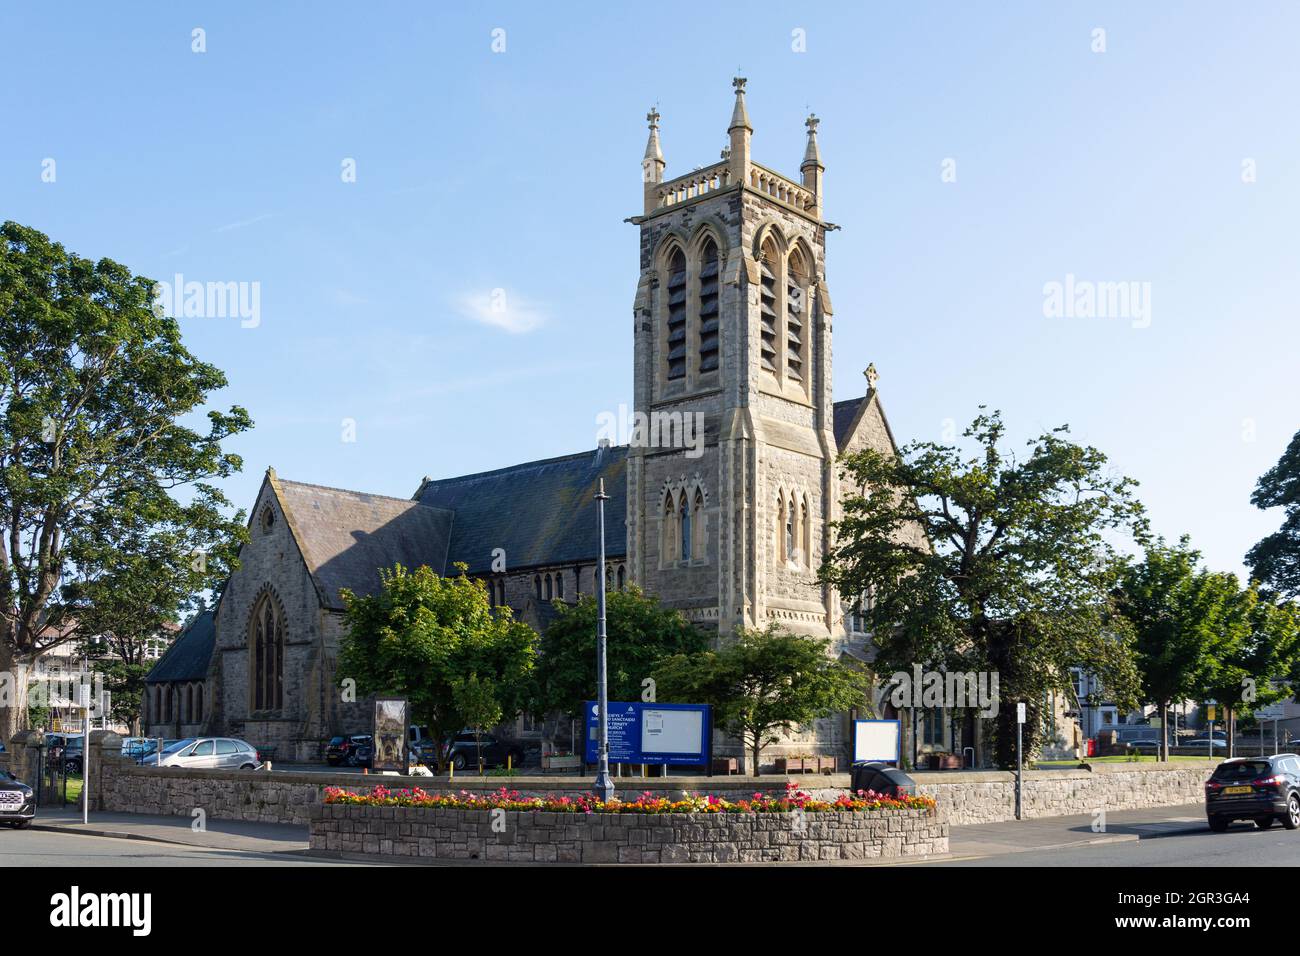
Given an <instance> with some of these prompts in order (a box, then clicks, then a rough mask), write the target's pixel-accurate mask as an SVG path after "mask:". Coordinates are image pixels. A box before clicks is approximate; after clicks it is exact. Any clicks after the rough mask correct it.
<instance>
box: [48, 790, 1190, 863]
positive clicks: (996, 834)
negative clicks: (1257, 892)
mask: <svg viewBox="0 0 1300 956" xmlns="http://www.w3.org/2000/svg"><path fill="white" fill-rule="evenodd" d="M1094 826H1096V827H1097V828H1098V829H1096V830H1094ZM32 828H33V829H35V830H43V831H49V832H57V833H63V834H76V835H81V836H99V837H111V838H115V839H119V840H143V841H152V842H155V843H168V844H178V845H182V846H188V847H195V848H202V849H209V850H221V851H227V852H233V853H255V854H261V855H268V854H269V855H279V856H281V857H283V858H286V859H287V858H289V857H293V856H299V857H307V856H308V852H309V851H308V835H307V827H306V826H295V825H292V824H283V823H251V822H245V821H241V820H208V821H206V826H205V828H203V829H200V830H196V829H194V826H193V821H192V820H191V818H190V817H188V816H151V815H146V814H137V813H106V812H94V813H92V814H91V816H90V822H89V823H88V824H83V823H82V822H81V813H80V811H78V810H75V809H74V808H67V809H60V810H44V811H41V812H39V813H38V815H37V817H36V821H35V823H33V824H32ZM1202 832H1205V833H1208V827H1207V826H1206V823H1205V810H1204V807H1202V806H1201V805H1200V804H1188V805H1185V806H1177V807H1153V808H1149V809H1145V810H1122V811H1116V812H1112V813H1108V814H1107V815H1106V817H1105V820H1104V821H1102V820H1099V819H1095V818H1094V817H1093V816H1092V815H1091V814H1083V815H1079V816H1067V817H1041V818H1037V819H1032V820H1019V821H1016V820H1011V821H1007V822H1004V823H981V824H968V825H965V826H954V827H953V828H952V831H951V835H950V837H949V852H948V853H947V854H943V855H936V856H929V857H918V858H914V859H909V860H880V861H872V862H874V865H898V864H916V863H939V862H957V861H964V860H973V861H978V860H981V859H989V858H992V857H1002V856H1007V855H1009V854H1016V853H1033V852H1042V851H1054V850H1065V849H1073V848H1080V847H1089V846H1099V845H1104V844H1116V843H1133V842H1137V841H1139V840H1151V839H1156V838H1159V837H1165V836H1175V835H1181V834H1193V833H1202ZM303 862H306V860H305V859H304V861H303ZM385 862H387V861H385Z"/></svg>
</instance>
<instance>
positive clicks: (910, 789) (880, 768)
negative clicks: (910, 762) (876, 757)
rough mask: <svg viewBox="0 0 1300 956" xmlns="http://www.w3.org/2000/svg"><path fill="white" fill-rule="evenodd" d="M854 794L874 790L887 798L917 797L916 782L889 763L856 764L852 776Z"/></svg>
mask: <svg viewBox="0 0 1300 956" xmlns="http://www.w3.org/2000/svg"><path fill="white" fill-rule="evenodd" d="M850 780H851V782H852V785H853V792H854V793H857V792H858V791H859V790H874V791H875V792H876V793H879V794H881V795H882V796H886V797H910V796H915V795H916V781H915V780H913V779H912V778H911V777H909V776H908V775H907V774H905V773H904V772H903V771H901V770H899V769H898V768H897V767H891V766H890V765H889V764H887V763H876V762H873V763H855V764H854V765H853V771H852V773H851V775H850Z"/></svg>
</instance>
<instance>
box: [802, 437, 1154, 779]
mask: <svg viewBox="0 0 1300 956" xmlns="http://www.w3.org/2000/svg"><path fill="white" fill-rule="evenodd" d="M1004 433H1005V426H1004V424H1003V422H1002V418H1001V416H1000V414H999V413H997V412H992V413H986V412H983V411H981V413H980V414H979V415H978V416H977V417H976V418H975V420H974V421H973V422H972V423H971V425H970V426H969V427H968V428H967V429H966V430H965V432H964V433H963V435H964V437H965V438H967V439H971V440H973V442H974V443H975V445H976V446H977V452H976V454H974V455H972V456H971V457H963V454H962V452H961V451H960V450H959V449H958V448H956V447H952V446H947V445H941V444H936V443H932V442H914V443H912V444H909V445H907V446H905V447H904V448H903V449H901V451H900V454H899V455H898V456H897V457H895V456H894V455H892V454H882V453H880V452H876V451H873V450H867V451H863V452H860V453H857V454H854V455H851V456H848V457H847V458H845V459H844V460H843V465H844V475H845V479H846V480H847V482H848V483H849V485H850V487H851V488H855V489H857V491H856V492H855V493H851V494H849V495H848V496H847V497H846V499H845V502H844V512H843V518H842V520H840V521H839V522H837V523H836V527H835V530H836V535H837V538H836V541H837V543H836V544H835V546H834V547H833V548H832V549H831V550H830V551H829V553H828V554H827V556H826V558H825V561H824V562H823V565H822V568H821V572H820V575H821V579H822V580H823V581H824V582H826V583H828V584H831V585H833V586H834V587H836V588H837V589H838V590H839V592H840V593H841V594H842V595H865V596H866V601H865V605H864V610H865V613H866V616H867V620H868V625H869V627H870V628H871V629H872V631H873V635H874V640H875V643H876V645H877V647H878V648H879V657H878V664H877V666H878V669H879V670H880V672H882V673H892V672H894V671H909V670H911V668H912V666H913V665H914V664H921V665H923V666H925V667H927V668H935V669H938V668H942V667H948V668H950V669H956V670H963V671H990V672H994V673H997V674H998V679H999V685H1000V696H1001V698H1002V700H1003V704H1002V706H1001V707H1000V708H999V710H998V715H997V718H996V725H995V737H994V748H995V756H996V759H997V761H998V763H999V764H1000V765H1001V766H1004V767H1005V766H1012V765H1013V764H1014V762H1015V732H1016V725H1015V707H1014V706H1012V705H1011V703H1012V702H1015V701H1024V702H1025V703H1026V706H1027V710H1028V712H1029V721H1028V723H1027V724H1026V726H1025V732H1026V749H1027V751H1028V752H1029V753H1031V754H1032V753H1034V752H1035V751H1036V749H1037V744H1038V740H1039V736H1040V730H1039V726H1040V725H1039V720H1038V717H1039V711H1040V710H1041V703H1042V701H1043V700H1044V699H1045V695H1046V694H1047V693H1048V692H1049V691H1056V692H1059V693H1069V691H1070V668H1072V667H1082V668H1085V669H1087V670H1089V671H1090V672H1092V673H1093V674H1096V675H1097V676H1098V677H1100V679H1101V680H1102V682H1103V683H1104V684H1105V686H1106V687H1107V688H1108V690H1109V691H1110V693H1111V694H1112V695H1113V696H1114V698H1115V699H1116V700H1117V701H1118V702H1120V703H1121V704H1124V703H1126V702H1132V701H1134V700H1135V699H1136V692H1137V688H1138V676H1137V671H1136V669H1135V667H1134V664H1133V656H1132V652H1131V649H1130V636H1129V634H1128V629H1127V625H1126V624H1125V622H1124V621H1123V619H1122V618H1121V617H1119V616H1118V615H1117V614H1116V613H1115V612H1114V606H1113V601H1112V589H1113V587H1114V584H1115V580H1116V575H1117V569H1118V563H1117V561H1116V552H1115V550H1114V541H1115V538H1116V537H1117V536H1118V535H1122V534H1125V533H1136V534H1137V535H1138V536H1139V537H1142V536H1144V535H1145V521H1144V519H1143V517H1142V509H1141V506H1140V504H1139V503H1138V502H1137V501H1136V500H1135V498H1134V497H1133V487H1134V482H1132V481H1131V480H1129V479H1127V478H1123V477H1116V476H1114V475H1112V474H1111V473H1110V470H1109V468H1108V466H1107V461H1106V456H1105V455H1103V454H1102V453H1101V452H1100V451H1098V450H1097V449H1095V448H1091V447H1086V446H1081V445H1078V444H1075V443H1074V442H1072V441H1070V440H1069V438H1068V437H1067V436H1068V429H1067V428H1065V427H1061V428H1057V429H1054V430H1052V431H1050V432H1048V433H1046V434H1043V435H1040V436H1039V437H1037V438H1035V439H1033V440H1031V441H1030V442H1029V443H1028V452H1027V454H1025V455H1023V456H1016V455H1015V454H1013V453H1010V452H1008V451H1007V450H1005V449H1004V448H1003V447H1002V444H1003V438H1004Z"/></svg>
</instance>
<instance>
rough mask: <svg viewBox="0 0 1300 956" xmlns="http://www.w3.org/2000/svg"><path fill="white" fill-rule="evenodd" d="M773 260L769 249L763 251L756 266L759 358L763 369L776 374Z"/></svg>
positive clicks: (774, 277)
mask: <svg viewBox="0 0 1300 956" xmlns="http://www.w3.org/2000/svg"><path fill="white" fill-rule="evenodd" d="M774 265H775V260H774V259H773V258H772V253H771V249H770V248H765V249H764V250H763V258H762V260H761V261H760V262H759V264H758V271H759V273H760V274H761V289H760V291H759V310H760V312H761V313H762V320H763V327H762V336H763V344H762V352H761V354H760V356H759V358H760V361H761V362H762V364H763V368H765V369H766V370H767V371H769V372H771V373H772V374H773V375H775V374H776V319H777V315H776V272H775V271H774V269H773V266H774Z"/></svg>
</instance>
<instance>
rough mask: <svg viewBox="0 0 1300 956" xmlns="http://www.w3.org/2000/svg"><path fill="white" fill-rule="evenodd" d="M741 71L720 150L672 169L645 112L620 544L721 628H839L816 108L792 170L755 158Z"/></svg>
mask: <svg viewBox="0 0 1300 956" xmlns="http://www.w3.org/2000/svg"><path fill="white" fill-rule="evenodd" d="M734 86H735V98H736V99H735V108H734V110H733V112H732V116H731V124H730V127H729V129H728V134H729V136H730V146H729V148H728V149H726V150H724V151H723V154H722V159H721V161H719V162H716V163H713V164H712V165H709V166H704V167H702V168H698V169H696V170H694V171H693V172H691V173H688V174H686V175H684V176H679V177H677V178H676V179H670V180H665V179H664V177H663V173H664V168H665V161H664V157H663V153H662V151H661V148H660V143H659V114H658V112H657V111H652V112H651V113H650V114H649V116H648V117H647V119H648V120H649V121H650V136H649V142H648V143H647V145H646V152H645V159H644V161H643V171H644V185H645V208H644V213H643V214H642V215H641V216H637V217H635V218H633V219H632V220H631V221H632V222H633V223H634V224H635V225H637V226H638V227H639V229H640V231H641V235H640V240H641V242H640V258H641V263H640V266H641V268H640V281H639V283H638V286H637V291H636V300H635V305H634V321H635V391H634V394H635V398H634V401H635V410H636V412H637V413H638V414H637V415H636V418H635V422H636V424H637V425H638V426H639V427H641V428H642V432H641V433H640V434H639V435H638V436H637V437H635V438H634V439H633V441H632V447H631V448H630V449H629V458H628V470H627V496H628V501H627V507H628V542H627V554H628V559H629V561H630V563H631V569H630V570H631V574H632V577H633V579H634V580H635V581H637V582H638V583H639V584H640V585H641V586H642V587H643V588H644V589H645V590H647V591H649V592H650V593H653V594H656V595H658V596H659V597H660V598H661V599H662V600H663V601H664V602H665V603H667V604H669V605H670V606H674V607H677V608H679V609H681V610H682V611H683V612H684V613H685V614H686V615H687V616H688V617H689V618H691V619H692V620H695V621H699V622H703V623H707V624H710V625H712V624H716V626H717V628H718V631H719V632H720V633H721V634H729V633H731V632H732V631H733V630H734V629H735V628H736V627H738V626H744V627H763V626H766V625H767V624H769V623H773V622H776V623H780V624H781V625H783V626H784V627H785V628H786V629H788V630H790V631H794V632H798V633H803V634H810V635H815V636H818V637H833V638H836V639H837V643H838V640H839V639H841V638H843V637H845V636H846V634H845V629H844V623H843V615H842V612H841V608H840V606H839V598H838V596H837V595H835V594H833V593H832V592H831V591H830V590H829V589H826V588H823V587H821V586H820V585H818V583H817V580H816V577H817V567H818V564H819V562H820V561H821V559H822V555H823V554H824V553H825V551H826V549H827V547H828V544H829V538H828V533H829V531H828V525H829V522H830V521H832V520H834V518H835V514H834V508H835V503H836V502H837V501H838V495H837V481H838V479H837V474H836V466H835V458H836V456H837V454H838V451H839V449H838V448H837V444H836V431H837V428H836V425H837V422H836V417H837V413H839V411H840V410H839V409H838V408H836V407H835V406H834V405H833V403H832V396H831V313H832V310H831V302H830V297H829V295H828V293H827V289H826V277H825V276H826V243H825V240H826V232H827V230H828V229H832V228H834V227H833V226H831V225H830V224H828V223H827V222H826V221H825V219H823V218H822V177H823V174H824V170H825V167H824V166H823V165H822V160H821V155H820V152H819V150H818V145H817V123H818V120H817V118H816V117H815V116H810V117H809V118H808V120H807V124H806V125H807V143H806V148H805V151H804V156H803V162H802V163H801V165H800V176H799V178H798V179H794V178H790V177H787V176H784V175H782V174H781V173H778V172H776V171H775V170H773V169H771V168H769V167H767V166H763V165H760V164H759V163H758V162H756V161H755V160H754V158H753V157H752V155H751V151H750V139H751V136H752V135H753V127H752V126H751V125H750V121H749V114H748V111H747V109H746V105H745V80H744V79H740V78H737V79H736V80H735V81H734ZM873 391H874V390H873ZM845 404H849V403H845ZM851 404H852V405H853V410H855V411H856V410H857V409H858V406H860V405H865V404H867V403H866V402H865V401H863V400H855V401H854V402H852V403H851ZM852 417H853V421H851V422H846V423H845V424H851V425H853V426H855V429H854V430H856V426H857V425H858V424H859V422H858V421H857V419H859V418H861V417H862V416H861V414H860V413H858V414H856V415H854V416H852ZM882 423H883V420H882ZM701 426H702V440H701V437H700V433H699V429H700V427H701Z"/></svg>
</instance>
